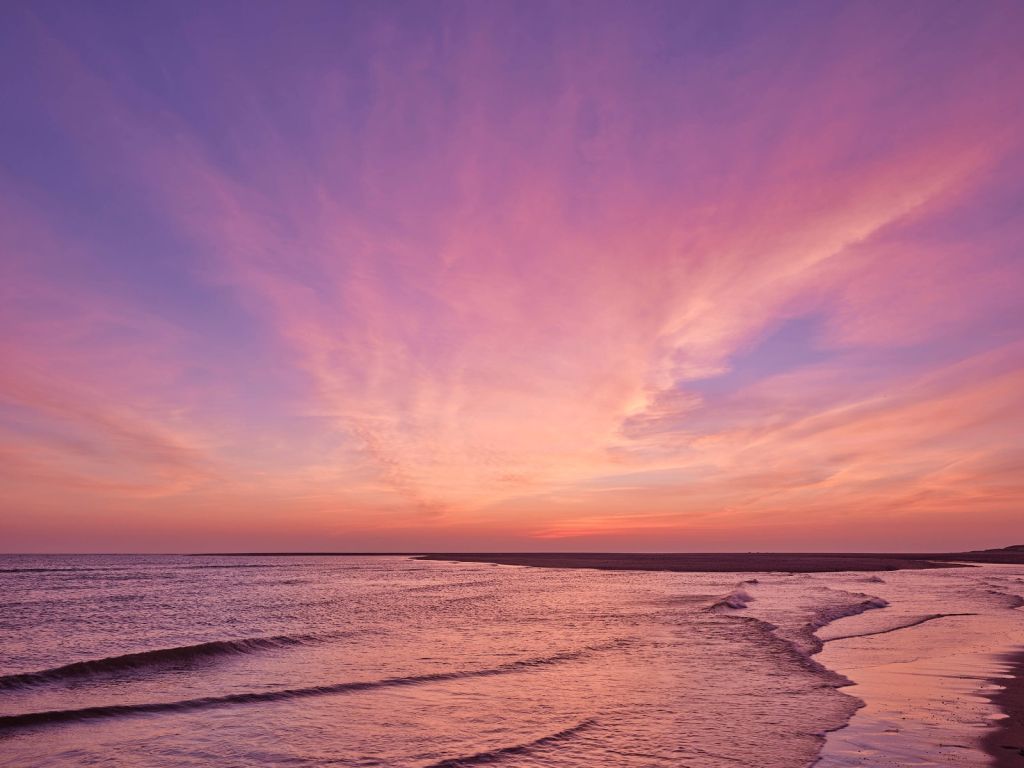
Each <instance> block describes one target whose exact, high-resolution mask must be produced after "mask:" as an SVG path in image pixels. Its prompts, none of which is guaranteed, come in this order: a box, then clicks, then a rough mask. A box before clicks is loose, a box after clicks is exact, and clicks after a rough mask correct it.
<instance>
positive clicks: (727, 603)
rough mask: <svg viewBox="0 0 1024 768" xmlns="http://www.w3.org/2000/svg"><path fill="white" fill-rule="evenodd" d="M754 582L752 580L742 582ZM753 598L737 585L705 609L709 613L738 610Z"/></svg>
mask: <svg viewBox="0 0 1024 768" xmlns="http://www.w3.org/2000/svg"><path fill="white" fill-rule="evenodd" d="M744 583H754V582H752V581H751V582H744ZM753 599H754V598H753V597H751V596H750V593H749V592H747V591H746V590H745V589H743V588H742V587H737V588H736V589H734V590H733V591H732V592H730V593H729V594H728V595H726V596H725V597H722V598H719V599H718V600H716V601H715V602H713V603H712V604H711V605H710V606H708V608H707V610H708V611H709V612H711V613H728V612H731V611H739V610H742V609H744V608H746V607H747V604H748V603H750V602H751V601H752V600H753Z"/></svg>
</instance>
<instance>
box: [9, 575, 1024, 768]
mask: <svg viewBox="0 0 1024 768" xmlns="http://www.w3.org/2000/svg"><path fill="white" fill-rule="evenodd" d="M1022 594H1024V566H999V565H986V566H980V567H956V568H948V569H936V570H917V571H894V572H887V573H822V574H789V573H756V574H754V573H735V574H728V573H714V574H705V573H666V572H616V571H601V570H568V569H553V568H552V569H549V568H529V567H516V566H497V565H490V564H480V563H448V562H437V561H427V560H419V559H415V558H413V557H403V556H394V557H392V556H373V557H363V556H345V557H313V556H308V557H307V556H301V557H259V556H252V557H250V556H231V557H219V556H100V555H94V556H28V555H18V556H3V557H0V766H4V767H7V766H12V767H15V766H16V767H17V768H29V767H34V766H39V767H40V768H50V767H56V766H61V767H62V768H63V767H71V766H74V767H76V768H77V767H78V766H104V767H108V766H109V767H111V768H115V767H116V768H121V767H125V768H127V767H129V766H130V767H131V768H150V767H151V768H168V767H171V768H174V767H178V766H180V767H186V766H188V767H192V766H197V767H198V766H203V767H204V768H206V767H208V766H239V767H242V766H245V767H246V768H248V767H250V766H282V767H283V766H297V767H302V766H352V767H353V768H357V767H358V768H367V767H369V766H389V767H394V768H456V767H458V766H477V765H488V766H492V765H493V766H524V767H530V768H534V767H536V768H540V767H542V766H543V767H544V768H549V767H558V768H594V767H595V766H621V767H623V768H634V767H635V768H641V767H642V768H661V767H663V766H664V767H665V768H668V767H669V766H671V767H672V768H679V767H680V766H682V767H686V766H689V767H691V768H698V767H699V768H735V767H736V766H747V767H756V768H795V767H798V766H810V765H817V766H819V767H820V768H826V767H829V768H831V767H839V766H872V767H874V768H879V767H881V766H908V765H914V766H930V765H935V766H984V765H987V764H989V758H988V757H987V756H986V755H985V753H984V752H983V751H982V749H981V746H980V745H981V743H982V739H983V738H984V737H985V736H986V734H988V733H989V732H990V731H991V730H992V729H993V728H994V727H995V726H996V725H997V724H998V719H999V717H1000V716H1001V713H1000V712H999V711H998V709H997V707H996V706H995V705H994V704H993V702H992V700H991V694H992V693H993V692H994V691H997V690H998V689H999V687H1000V680H1001V676H1005V675H1006V674H1007V670H1008V669H1009V666H1008V661H1007V658H1008V657H1007V655H1006V654H1008V653H1010V652H1012V651H1014V650H1019V648H1020V646H1021V644H1022V643H1024V611H1021V610H1019V609H1020V607H1021V606H1022V605H1024V599H1022V598H1021V595H1022Z"/></svg>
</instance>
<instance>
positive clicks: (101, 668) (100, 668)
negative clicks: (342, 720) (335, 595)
mask: <svg viewBox="0 0 1024 768" xmlns="http://www.w3.org/2000/svg"><path fill="white" fill-rule="evenodd" d="M321 639H324V636H319V635H279V636H277V637H245V638H239V639H236V640H214V641H211V642H207V643H197V644H195V645H181V646H176V647H173V648H157V649H155V650H152V651H140V652H138V653H126V654H123V655H119V656H108V657H105V658H101V659H89V660H88V661H77V662H75V663H73V664H65V665H63V666H60V667H53V668H51V669H43V670H39V671H38V672H23V673H21V674H15V675H3V676H0V690H12V689H18V688H28V687H32V686H37V685H45V684H48V683H58V682H67V681H74V680H80V679H82V678H87V677H94V676H97V675H109V674H116V673H118V672H127V671H130V670H136V669H141V668H151V667H152V668H157V667H166V666H170V665H175V664H188V663H191V662H196V661H200V660H203V659H209V658H216V657H218V656H231V655H236V654H246V653H256V652H258V651H265V650H273V649H276V648H287V647H289V646H296V645H307V644H310V643H314V642H317V641H318V640H321Z"/></svg>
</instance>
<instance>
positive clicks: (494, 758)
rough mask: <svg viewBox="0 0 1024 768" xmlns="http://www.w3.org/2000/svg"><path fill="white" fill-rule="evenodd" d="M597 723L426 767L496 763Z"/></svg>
mask: <svg viewBox="0 0 1024 768" xmlns="http://www.w3.org/2000/svg"><path fill="white" fill-rule="evenodd" d="M596 724H597V721H596V720H593V719H590V720H584V721H583V722H581V723H577V724H576V725H574V726H572V727H570V728H564V729H563V730H561V731H557V732H555V733H552V734H549V735H547V736H542V737H541V738H539V739H534V740H533V741H526V742H523V743H522V744H514V745H512V746H510V747H499V748H498V749H490V750H487V751H485V752H476V753H474V754H472V755H465V756H464V757H453V758H450V759H448V760H442V761H441V762H439V763H431V764H430V765H429V766H427V768H462V767H463V766H470V765H486V764H488V763H496V762H498V761H500V760H504V759H505V758H507V757H514V756H516V755H522V754H526V753H528V752H530V751H532V750H534V749H536V748H537V747H543V746H547V745H549V744H555V743H558V742H560V741H565V740H566V739H571V738H572V737H574V736H575V735H576V734H578V733H580V732H582V731H585V730H586V729H588V728H590V727H592V726H594V725H596Z"/></svg>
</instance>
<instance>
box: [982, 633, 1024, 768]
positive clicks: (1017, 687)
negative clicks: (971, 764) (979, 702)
mask: <svg viewBox="0 0 1024 768" xmlns="http://www.w3.org/2000/svg"><path fill="white" fill-rule="evenodd" d="M1005 658H1006V660H1007V661H1008V662H1009V664H1008V666H1009V672H1010V675H1011V677H1009V678H1005V677H1000V678H996V679H994V680H993V681H992V682H994V683H996V684H997V685H1000V686H1002V688H1001V689H1000V690H999V691H998V692H996V693H993V694H991V699H992V702H993V703H994V704H995V705H996V706H997V707H999V710H1000V711H1001V712H1002V713H1003V714H1005V715H1006V717H1004V718H1002V719H1000V720H997V721H995V722H994V725H995V728H993V729H992V731H991V732H990V733H989V734H988V735H987V736H986V737H985V739H984V740H983V742H982V745H983V747H984V749H985V752H986V753H988V754H989V755H990V756H991V757H992V759H993V763H992V765H993V766H994V768H1022V766H1024V647H1022V648H1020V649H1018V650H1017V651H1016V652H1013V653H1009V654H1007V655H1006V656H1005Z"/></svg>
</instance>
